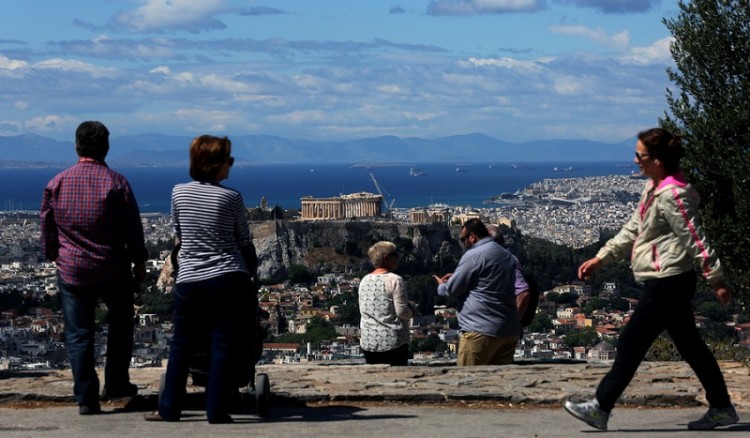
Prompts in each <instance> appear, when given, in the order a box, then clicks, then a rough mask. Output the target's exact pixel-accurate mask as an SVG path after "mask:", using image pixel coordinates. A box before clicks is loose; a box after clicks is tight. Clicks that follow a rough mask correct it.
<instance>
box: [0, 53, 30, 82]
mask: <svg viewBox="0 0 750 438" xmlns="http://www.w3.org/2000/svg"><path fill="white" fill-rule="evenodd" d="M28 66H29V64H28V63H27V62H26V61H20V60H18V59H10V58H8V57H7V56H4V55H2V54H0V77H8V78H11V77H12V78H21V77H23V73H22V72H23V70H25V69H26V68H28Z"/></svg>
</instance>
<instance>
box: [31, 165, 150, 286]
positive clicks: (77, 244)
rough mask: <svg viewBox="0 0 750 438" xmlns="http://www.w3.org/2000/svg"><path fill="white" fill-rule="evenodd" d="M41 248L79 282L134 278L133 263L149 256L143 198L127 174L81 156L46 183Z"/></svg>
mask: <svg viewBox="0 0 750 438" xmlns="http://www.w3.org/2000/svg"><path fill="white" fill-rule="evenodd" d="M41 234H42V251H44V255H45V257H46V258H47V259H48V260H51V261H54V262H56V264H57V270H58V274H59V275H60V279H61V280H62V281H63V282H65V283H68V284H71V285H74V286H106V285H115V284H123V282H129V281H132V268H131V263H142V262H145V261H146V259H147V252H146V246H145V243H144V240H143V226H142V225H141V218H140V213H139V211H138V204H137V203H136V200H135V197H134V196H133V192H132V191H131V189H130V184H128V181H127V180H126V179H125V177H124V176H122V175H120V174H119V173H117V172H115V171H114V170H112V169H110V168H109V167H107V165H106V164H105V163H104V162H100V161H96V160H93V159H90V158H81V159H79V161H78V163H77V164H75V165H74V166H72V167H70V168H68V169H66V170H64V171H62V172H60V173H59V174H58V175H57V176H55V177H54V178H52V180H51V181H50V182H49V183H48V184H47V187H46V188H45V189H44V197H43V199H42V208H41Z"/></svg>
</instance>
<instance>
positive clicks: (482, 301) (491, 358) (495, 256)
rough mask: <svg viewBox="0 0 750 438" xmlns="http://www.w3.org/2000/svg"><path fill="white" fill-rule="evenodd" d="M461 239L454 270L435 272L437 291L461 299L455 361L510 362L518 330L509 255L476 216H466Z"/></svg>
mask: <svg viewBox="0 0 750 438" xmlns="http://www.w3.org/2000/svg"><path fill="white" fill-rule="evenodd" d="M459 240H460V241H461V243H462V244H463V246H464V247H465V248H466V252H465V253H464V255H463V256H462V257H461V260H460V261H459V262H458V266H457V267H456V270H455V272H453V273H449V274H446V275H444V276H442V277H438V276H436V275H434V276H433V277H434V278H435V280H436V281H437V283H438V288H437V293H438V295H442V296H452V297H456V298H458V299H459V300H460V301H461V304H459V305H458V324H459V326H460V328H461V337H460V341H459V345H458V359H457V365H458V366H467V365H506V364H510V363H513V354H514V353H515V349H516V345H517V343H518V335H519V333H520V332H521V322H520V319H519V317H518V310H517V309H516V297H515V261H514V260H513V256H512V255H511V254H510V252H508V250H506V249H505V248H503V247H502V246H500V245H498V244H497V243H496V242H495V241H493V240H492V238H491V237H490V236H489V233H488V232H487V228H486V227H485V225H484V224H483V223H482V221H480V220H479V219H470V220H468V221H466V223H465V224H464V225H463V226H462V227H461V234H460V237H459Z"/></svg>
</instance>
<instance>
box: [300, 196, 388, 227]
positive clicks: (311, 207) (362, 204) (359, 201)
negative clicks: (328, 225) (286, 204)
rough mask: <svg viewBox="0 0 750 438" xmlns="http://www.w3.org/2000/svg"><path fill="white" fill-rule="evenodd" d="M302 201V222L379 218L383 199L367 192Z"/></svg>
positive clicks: (303, 199)
mask: <svg viewBox="0 0 750 438" xmlns="http://www.w3.org/2000/svg"><path fill="white" fill-rule="evenodd" d="M300 201H302V211H301V213H302V218H301V219H302V220H304V221H315V220H338V219H354V218H368V217H379V216H380V206H381V204H382V202H383V197H382V196H380V195H375V194H373V193H368V192H359V193H351V194H348V195H341V196H335V197H332V198H314V197H312V196H305V197H304V198H301V199H300Z"/></svg>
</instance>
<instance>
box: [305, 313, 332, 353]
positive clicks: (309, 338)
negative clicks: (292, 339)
mask: <svg viewBox="0 0 750 438" xmlns="http://www.w3.org/2000/svg"><path fill="white" fill-rule="evenodd" d="M337 336H338V333H336V328H335V327H334V326H333V324H331V323H330V322H328V321H326V320H325V318H323V317H322V316H319V315H315V316H313V317H312V318H310V321H309V322H308V323H307V330H306V332H305V334H304V335H303V336H302V338H303V341H304V342H309V343H310V344H312V347H313V348H314V349H318V348H320V344H321V343H322V342H323V341H329V340H331V339H336V337H337Z"/></svg>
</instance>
